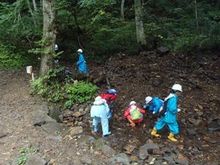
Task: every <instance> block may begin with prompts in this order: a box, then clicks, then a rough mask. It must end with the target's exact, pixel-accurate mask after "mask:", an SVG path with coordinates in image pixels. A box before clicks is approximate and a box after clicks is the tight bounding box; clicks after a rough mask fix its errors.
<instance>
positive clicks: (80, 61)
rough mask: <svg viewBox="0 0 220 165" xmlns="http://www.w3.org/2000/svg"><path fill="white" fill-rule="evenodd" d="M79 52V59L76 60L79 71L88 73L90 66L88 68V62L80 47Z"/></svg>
mask: <svg viewBox="0 0 220 165" xmlns="http://www.w3.org/2000/svg"><path fill="white" fill-rule="evenodd" d="M77 53H78V55H79V59H78V61H77V62H76V65H77V69H78V71H79V73H82V74H88V68H87V64H86V61H85V58H84V54H83V51H82V49H78V50H77Z"/></svg>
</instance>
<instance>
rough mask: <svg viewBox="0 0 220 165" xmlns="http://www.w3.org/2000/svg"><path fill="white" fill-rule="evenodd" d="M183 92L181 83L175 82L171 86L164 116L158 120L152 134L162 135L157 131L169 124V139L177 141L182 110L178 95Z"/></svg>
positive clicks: (164, 107) (165, 103) (164, 108)
mask: <svg viewBox="0 0 220 165" xmlns="http://www.w3.org/2000/svg"><path fill="white" fill-rule="evenodd" d="M181 92H182V86H181V85H180V84H174V85H173V86H172V88H171V92H170V94H169V95H168V97H166V98H165V101H164V106H163V111H164V114H163V116H162V117H161V118H160V119H159V120H158V121H157V122H156V124H155V126H154V128H153V130H152V132H151V135H152V136H154V137H160V134H158V133H157V131H159V130H161V129H162V128H163V127H164V126H165V125H167V126H168V128H169V130H170V134H169V136H168V139H169V140H171V141H173V142H177V139H176V138H175V137H174V135H176V134H178V133H179V126H178V123H177V113H178V112H179V111H180V109H178V96H179V95H180V93H181Z"/></svg>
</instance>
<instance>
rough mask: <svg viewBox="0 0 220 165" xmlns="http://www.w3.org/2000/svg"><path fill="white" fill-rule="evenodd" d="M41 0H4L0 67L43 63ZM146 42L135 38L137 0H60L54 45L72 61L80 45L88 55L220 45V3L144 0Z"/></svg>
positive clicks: (192, 49) (213, 0)
mask: <svg viewBox="0 0 220 165" xmlns="http://www.w3.org/2000/svg"><path fill="white" fill-rule="evenodd" d="M42 3H43V1H42V0H41V1H35V0H17V1H14V0H7V1H6V0H2V1H1V2H0V66H1V67H12V68H14V67H21V66H24V65H26V64H37V63H39V60H37V59H38V57H40V56H41V47H42V45H43V44H44V43H43V41H42V35H43V12H42ZM141 5H142V11H143V14H142V16H143V18H142V20H143V25H144V33H145V40H146V44H145V45H140V44H139V43H138V42H137V39H136V28H135V26H136V25H135V11H134V0H102V1H98V0H78V1H77V0H72V1H69V0H57V1H55V3H54V9H55V14H56V17H55V26H56V27H55V30H56V43H57V44H58V45H59V49H60V51H64V52H63V53H62V54H61V55H60V56H61V57H62V58H65V59H69V58H71V59H73V58H74V56H73V54H75V51H76V50H77V49H78V48H79V47H80V48H83V49H84V50H85V52H86V53H87V54H89V55H90V57H104V56H109V55H114V54H116V53H119V52H121V53H125V54H131V55H132V54H137V53H138V52H139V51H141V50H154V49H156V48H158V47H160V46H163V47H166V48H169V50H171V51H175V52H184V53H189V52H190V53H192V52H197V51H204V50H216V49H218V46H219V45H220V23H219V21H220V10H219V9H220V1H218V0H142V4H141Z"/></svg>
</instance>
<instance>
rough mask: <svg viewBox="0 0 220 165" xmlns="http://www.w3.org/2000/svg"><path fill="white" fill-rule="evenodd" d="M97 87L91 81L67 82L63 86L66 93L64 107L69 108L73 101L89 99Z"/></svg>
mask: <svg viewBox="0 0 220 165" xmlns="http://www.w3.org/2000/svg"><path fill="white" fill-rule="evenodd" d="M97 89H98V88H97V87H96V86H95V85H93V84H92V83H88V82H83V81H80V82H76V83H73V84H67V85H66V86H65V93H66V94H67V96H66V98H67V101H66V102H65V107H66V108H70V107H71V106H72V105H73V103H84V102H86V101H88V100H90V99H91V98H92V97H93V96H94V95H95V93H96V91H97Z"/></svg>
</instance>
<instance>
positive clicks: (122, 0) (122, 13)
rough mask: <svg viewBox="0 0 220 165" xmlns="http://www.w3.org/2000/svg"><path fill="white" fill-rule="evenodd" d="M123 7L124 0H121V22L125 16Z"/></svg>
mask: <svg viewBox="0 0 220 165" xmlns="http://www.w3.org/2000/svg"><path fill="white" fill-rule="evenodd" d="M124 5H125V0H121V18H122V20H124V19H125V15H124Z"/></svg>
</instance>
